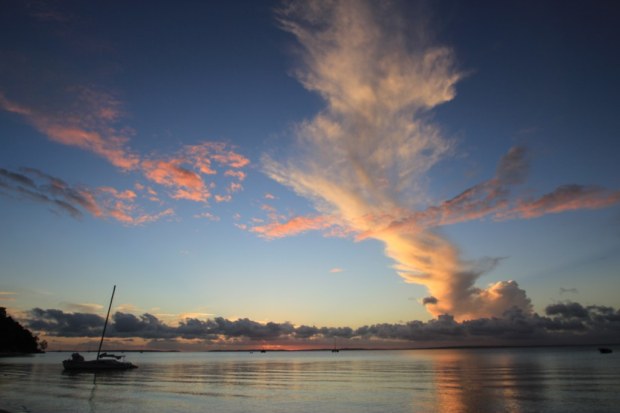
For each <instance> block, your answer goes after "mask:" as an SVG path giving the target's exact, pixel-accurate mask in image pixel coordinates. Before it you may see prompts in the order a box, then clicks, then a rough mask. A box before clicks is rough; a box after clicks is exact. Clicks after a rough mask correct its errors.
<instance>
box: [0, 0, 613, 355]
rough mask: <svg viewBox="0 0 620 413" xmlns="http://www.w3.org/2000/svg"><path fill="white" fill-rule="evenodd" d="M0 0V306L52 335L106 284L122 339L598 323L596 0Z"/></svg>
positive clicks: (84, 330)
mask: <svg viewBox="0 0 620 413" xmlns="http://www.w3.org/2000/svg"><path fill="white" fill-rule="evenodd" d="M0 7H1V8H2V13H0V33H1V35H0V212H1V213H0V228H1V229H2V230H1V231H0V306H4V307H6V308H7V309H8V312H9V314H11V315H12V316H14V317H15V318H16V319H18V320H20V321H21V322H23V323H24V324H25V325H27V326H29V327H30V328H31V329H32V330H33V331H35V332H36V333H37V334H39V335H40V336H41V337H42V338H44V339H46V340H47V341H48V343H49V344H50V348H52V349H59V348H68V347H72V348H84V349H91V348H92V347H93V346H94V344H93V343H94V342H96V337H97V336H98V335H99V334H100V331H101V327H102V325H103V319H104V317H105V312H106V310H107V303H108V300H109V298H110V294H111V291H112V286H113V285H116V286H117V291H116V296H115V299H114V305H113V309H112V318H111V320H112V324H111V329H110V331H109V336H110V339H111V340H112V342H116V343H117V344H118V345H119V346H124V347H126V348H129V347H152V348H180V349H190V350H192V349H193V350H204V349H215V348H217V349H221V348H247V347H258V346H260V347H270V348H311V347H321V346H326V345H329V346H331V345H332V344H331V343H332V340H333V339H334V338H336V339H338V340H340V341H341V345H342V346H358V347H411V346H432V345H445V344H446V343H447V344H463V343H464V344H476V345H480V344H498V343H517V344H518V343H524V344H531V343H561V342H588V341H592V342H600V341H605V340H607V341H608V340H610V339H612V338H613V337H617V336H618V335H617V334H618V332H620V312H619V311H618V310H616V309H617V308H618V307H620V298H618V294H617V292H618V291H620V274H619V273H618V271H619V269H620V254H619V252H620V206H619V205H620V173H619V172H620V167H618V163H617V157H618V154H619V153H620V141H619V139H618V130H620V118H619V117H618V116H617V108H618V105H617V102H616V101H617V96H618V95H619V94H620V80H619V79H618V76H617V72H618V67H620V51H619V50H618V49H617V48H616V47H613V45H615V44H617V43H618V42H619V41H620V29H618V27H617V24H616V22H617V21H618V18H619V17H620V6H618V4H617V3H616V2H614V1H594V2H587V3H586V2H571V1H569V2H562V4H558V3H555V2H542V3H541V2H520V1H519V2H517V1H506V2H494V1H473V2H467V3H464V2H458V1H451V0H438V1H389V2H388V1H385V2H379V1H363V0H359V1H345V0H343V1H312V2H298V1H284V2H280V1H236V2H228V1H213V2H200V1H187V2H181V3H178V2H165V1H153V2H148V3H142V2H129V3H127V2H119V1H112V2H103V1H94V2H80V1H69V0H68V1H17V0H7V1H5V2H3V3H2V5H1V6H0ZM610 337H611V338H610Z"/></svg>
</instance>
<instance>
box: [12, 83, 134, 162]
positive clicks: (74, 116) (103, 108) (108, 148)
mask: <svg viewBox="0 0 620 413" xmlns="http://www.w3.org/2000/svg"><path fill="white" fill-rule="evenodd" d="M75 99H76V101H77V103H76V105H75V106H74V107H73V108H68V109H67V111H66V112H61V113H51V112H43V111H38V110H35V109H33V108H29V107H26V106H23V105H20V104H17V103H15V102H13V101H11V100H9V99H8V98H6V96H5V95H4V94H2V93H0V107H1V108H2V109H4V110H6V111H8V112H12V113H15V114H18V115H21V116H23V117H24V118H25V119H26V120H27V121H28V122H29V123H30V124H32V125H33V126H34V127H35V128H36V129H37V130H39V131H40V132H41V133H43V134H44V135H46V136H47V137H48V138H49V139H50V140H52V141H55V142H58V143H61V144H63V145H69V146H75V147H78V148H81V149H84V150H87V151H89V152H92V153H95V154H97V155H99V156H101V157H103V158H105V159H107V160H108V161H109V162H110V163H111V164H113V165H114V166H116V167H118V168H121V169H124V170H129V169H133V168H134V167H136V166H137V164H138V161H139V160H138V157H137V156H136V155H134V154H132V153H130V152H129V151H128V149H127V148H126V147H125V144H126V142H127V140H128V136H127V134H128V132H127V130H124V131H119V130H117V129H115V128H114V127H113V125H112V122H113V121H115V120H116V119H117V118H118V117H119V110H118V108H117V106H118V103H117V102H116V101H115V100H113V99H112V98H111V97H110V95H109V94H106V93H104V92H99V91H96V90H93V89H87V88H82V89H81V90H80V91H78V93H77V96H75Z"/></svg>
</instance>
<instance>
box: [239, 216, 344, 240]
mask: <svg viewBox="0 0 620 413" xmlns="http://www.w3.org/2000/svg"><path fill="white" fill-rule="evenodd" d="M332 225H334V223H333V220H332V219H331V218H330V217H326V216H314V217H304V216H297V217H293V218H291V219H289V220H287V221H286V222H271V223H269V224H266V225H257V226H254V227H252V228H251V229H250V231H252V232H255V233H257V234H259V235H260V236H261V237H263V238H268V239H273V238H282V237H287V236H291V235H297V234H301V233H303V232H306V231H310V230H322V229H325V228H328V227H331V226H332Z"/></svg>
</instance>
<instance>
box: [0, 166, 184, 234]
mask: <svg viewBox="0 0 620 413" xmlns="http://www.w3.org/2000/svg"><path fill="white" fill-rule="evenodd" d="M0 195H4V196H10V197H13V198H17V199H28V200H30V201H34V202H39V203H42V204H45V205H47V206H49V207H50V208H51V209H52V210H53V211H56V212H60V213H66V214H68V215H70V216H72V217H74V218H81V217H83V216H84V213H88V214H90V215H92V216H94V217H96V218H108V217H109V218H113V219H115V220H117V221H120V222H122V223H124V224H129V225H139V224H144V223H147V222H153V221H156V220H158V219H161V218H163V217H167V216H172V215H174V211H173V210H172V209H171V208H168V209H165V210H162V211H159V212H156V213H147V212H145V211H143V210H142V209H141V208H140V207H138V206H137V205H136V203H135V198H136V195H135V193H134V192H133V191H131V190H125V191H118V190H116V189H114V188H111V187H101V188H94V189H92V188H87V187H85V186H72V185H70V184H68V183H66V182H65V181H63V180H61V179H59V178H56V177H53V176H51V175H49V174H46V173H43V172H41V171H39V170H37V169H33V168H22V169H20V171H19V172H14V171H9V170H7V169H3V168H0Z"/></svg>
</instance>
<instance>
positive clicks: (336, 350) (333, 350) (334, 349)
mask: <svg viewBox="0 0 620 413" xmlns="http://www.w3.org/2000/svg"><path fill="white" fill-rule="evenodd" d="M339 352H340V350H338V347H336V337H334V348H333V349H332V353H339Z"/></svg>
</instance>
